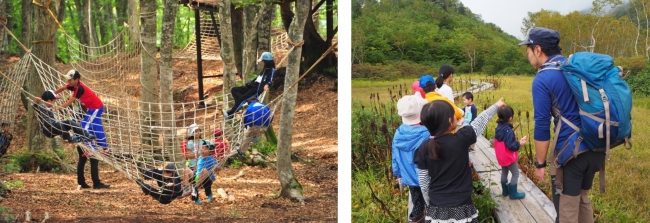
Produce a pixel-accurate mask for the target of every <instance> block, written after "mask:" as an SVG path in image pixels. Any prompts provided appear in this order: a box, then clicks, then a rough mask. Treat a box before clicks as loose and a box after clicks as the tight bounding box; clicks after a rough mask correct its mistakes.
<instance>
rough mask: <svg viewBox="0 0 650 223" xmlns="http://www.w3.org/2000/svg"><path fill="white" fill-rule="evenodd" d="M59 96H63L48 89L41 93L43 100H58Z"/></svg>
mask: <svg viewBox="0 0 650 223" xmlns="http://www.w3.org/2000/svg"><path fill="white" fill-rule="evenodd" d="M58 98H61V97H60V96H59V95H57V94H56V93H54V91H53V90H47V91H45V92H43V94H42V95H41V99H43V101H49V100H56V99H58Z"/></svg>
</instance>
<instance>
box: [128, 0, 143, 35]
mask: <svg viewBox="0 0 650 223" xmlns="http://www.w3.org/2000/svg"><path fill="white" fill-rule="evenodd" d="M138 12H139V10H138V1H137V0H130V1H129V8H128V13H127V15H128V16H129V22H128V23H129V38H130V39H131V42H133V43H137V42H140V25H139V22H138V21H139V20H138V18H140V13H138Z"/></svg>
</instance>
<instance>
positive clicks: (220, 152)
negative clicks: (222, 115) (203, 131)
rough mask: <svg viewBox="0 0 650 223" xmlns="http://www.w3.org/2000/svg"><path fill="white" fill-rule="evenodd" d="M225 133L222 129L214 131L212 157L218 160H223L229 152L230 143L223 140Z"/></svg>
mask: <svg viewBox="0 0 650 223" xmlns="http://www.w3.org/2000/svg"><path fill="white" fill-rule="evenodd" d="M222 135H223V131H221V129H220V128H215V129H214V150H213V151H214V152H213V154H212V156H213V157H214V159H216V160H222V159H223V158H224V156H225V155H226V152H228V143H227V142H226V141H225V140H224V139H223V136H222Z"/></svg>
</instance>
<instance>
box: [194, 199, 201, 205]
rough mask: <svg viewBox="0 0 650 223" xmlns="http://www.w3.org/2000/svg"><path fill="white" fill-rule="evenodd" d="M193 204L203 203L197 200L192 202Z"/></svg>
mask: <svg viewBox="0 0 650 223" xmlns="http://www.w3.org/2000/svg"><path fill="white" fill-rule="evenodd" d="M194 204H203V202H201V200H199V199H197V200H195V201H194Z"/></svg>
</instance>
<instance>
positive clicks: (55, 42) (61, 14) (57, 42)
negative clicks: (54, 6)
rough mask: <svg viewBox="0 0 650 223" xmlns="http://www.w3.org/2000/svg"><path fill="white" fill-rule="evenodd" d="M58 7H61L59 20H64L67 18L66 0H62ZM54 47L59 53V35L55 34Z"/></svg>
mask: <svg viewBox="0 0 650 223" xmlns="http://www.w3.org/2000/svg"><path fill="white" fill-rule="evenodd" d="M58 7H59V8H58V13H57V14H56V19H57V20H58V21H59V22H63V19H64V18H65V0H61V2H60V3H59V6H58ZM57 28H59V26H58V25H57ZM61 32H63V30H61ZM54 49H56V50H57V53H58V50H59V35H55V36H54ZM58 57H59V56H58V55H57V58H58ZM59 59H60V58H59Z"/></svg>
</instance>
